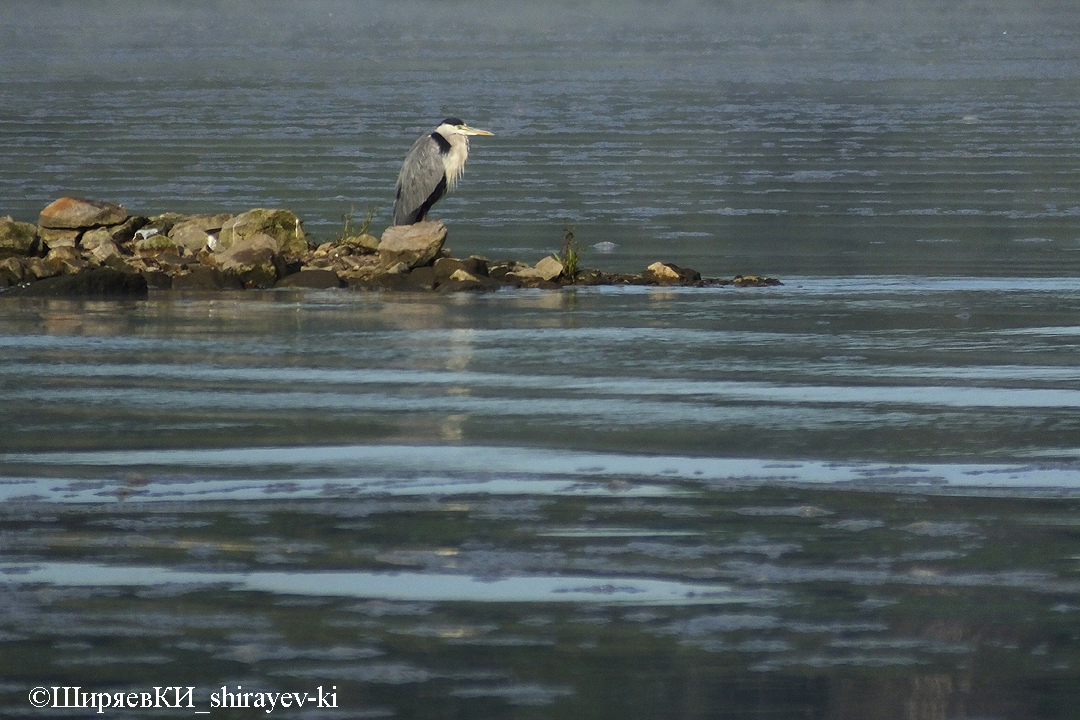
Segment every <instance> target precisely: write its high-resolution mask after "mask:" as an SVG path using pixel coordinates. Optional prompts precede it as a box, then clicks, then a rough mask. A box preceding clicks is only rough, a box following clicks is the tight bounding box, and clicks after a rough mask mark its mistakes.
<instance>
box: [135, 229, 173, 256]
mask: <svg viewBox="0 0 1080 720" xmlns="http://www.w3.org/2000/svg"><path fill="white" fill-rule="evenodd" d="M176 250H177V246H176V241H174V240H173V239H172V238H171V237H169V236H168V235H162V234H161V233H155V234H153V235H151V236H149V237H146V238H141V239H139V240H136V241H135V254H136V255H138V256H140V257H155V256H157V255H161V254H162V253H167V252H171V253H175V252H176Z"/></svg>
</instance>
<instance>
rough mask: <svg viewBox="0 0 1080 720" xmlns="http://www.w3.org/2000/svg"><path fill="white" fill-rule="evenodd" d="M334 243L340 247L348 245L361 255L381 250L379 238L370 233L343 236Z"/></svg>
mask: <svg viewBox="0 0 1080 720" xmlns="http://www.w3.org/2000/svg"><path fill="white" fill-rule="evenodd" d="M333 244H334V245H337V246H340V247H347V248H349V249H351V250H353V251H354V252H357V253H359V254H361V255H363V254H365V253H373V252H378V250H379V238H377V237H375V236H374V235H368V234H367V233H365V234H363V235H353V236H351V237H347V238H342V239H341V240H338V241H337V242H336V243H333ZM320 247H321V246H320Z"/></svg>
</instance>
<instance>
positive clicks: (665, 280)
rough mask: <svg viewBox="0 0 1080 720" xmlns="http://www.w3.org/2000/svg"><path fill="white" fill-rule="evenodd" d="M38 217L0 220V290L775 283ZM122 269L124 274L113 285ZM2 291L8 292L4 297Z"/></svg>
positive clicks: (441, 233) (103, 292) (433, 229)
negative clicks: (36, 219)
mask: <svg viewBox="0 0 1080 720" xmlns="http://www.w3.org/2000/svg"><path fill="white" fill-rule="evenodd" d="M40 220H41V221H42V223H43V224H41V225H39V226H37V227H35V226H34V225H32V224H30V223H20V222H16V221H15V220H13V219H12V218H10V217H5V218H0V289H2V288H5V287H13V286H15V287H21V286H31V285H40V284H41V283H43V282H44V281H45V280H50V282H49V283H48V284H46V285H43V286H42V287H41V288H40V289H39V290H38V291H35V293H34V294H36V293H38V292H41V293H45V292H46V291H48V292H49V293H50V294H67V295H71V294H83V295H86V296H95V297H114V296H124V297H131V296H138V295H139V293H140V292H145V291H146V289H147V288H148V289H150V290H167V289H173V290H181V291H199V290H224V289H234V288H235V289H240V288H270V287H279V288H288V287H291V288H319V289H329V288H339V287H346V286H347V287H350V288H354V289H360V290H406V291H428V292H431V291H434V292H463V291H485V290H497V289H499V288H508V287H509V288H538V289H557V288H560V287H565V286H568V285H573V286H590V285H681V286H696V287H703V286H709V285H736V286H741V287H745V286H762V285H778V284H779V281H778V280H775V279H773V278H766V277H758V276H753V275H738V276H736V277H735V278H734V279H733V280H723V279H717V278H703V277H702V276H701V274H700V273H699V272H697V271H696V270H692V269H690V268H685V267H681V266H679V265H676V264H674V263H669V262H656V263H653V264H651V265H649V267H647V268H646V269H645V270H644V271H643V272H641V273H639V274H635V273H608V272H603V271H600V270H594V269H576V268H574V265H575V262H573V260H574V258H571V261H572V262H571V263H570V265H569V266H568V265H567V264H565V263H563V262H562V261H561V260H560V259H559V257H557V256H548V257H544V258H541V259H540V260H538V261H537V262H535V263H534V264H531V265H530V264H528V263H524V262H520V261H517V260H496V261H492V260H489V259H488V258H485V257H481V256H478V255H473V256H470V257H467V258H464V259H461V258H455V257H452V256H451V255H450V253H449V251H448V250H446V248H445V242H446V238H447V229H446V226H445V225H443V224H442V223H441V222H437V221H429V222H423V223H417V224H415V225H406V226H395V227H390V228H387V230H386V231H385V232H384V233H383V235H382V237H381V238H375V237H374V236H372V235H369V234H366V233H365V234H360V235H353V236H349V237H343V238H339V239H337V240H335V241H333V242H326V243H323V244H321V245H319V246H318V247H316V248H312V247H310V246H309V244H308V241H307V238H306V236H305V234H304V231H303V228H302V226H301V223H300V220H299V218H297V216H296V215H295V214H293V213H292V212H290V211H288V210H275V209H265V208H256V209H254V210H248V211H247V212H244V213H241V214H239V215H235V216H234V215H230V214H217V215H180V214H177V213H164V214H162V215H157V216H154V217H142V216H138V215H131V214H129V213H128V212H127V210H125V209H124V208H123V206H121V205H117V204H115V203H105V202H98V201H93V200H81V199H77V198H61V199H60V200H57V201H56V202H54V203H52V204H50V205H49V206H48V207H47V208H45V209H44V210H43V211H42V212H41V216H40ZM44 223H48V225H46V224H44ZM99 271H108V272H99ZM119 276H124V277H127V278H129V280H125V281H123V282H121V281H120V280H118V279H117V278H118V277H119ZM74 278H79V279H78V280H75V279H74ZM132 278H137V279H132ZM140 287H141V288H143V290H139V288H140ZM50 288H53V290H50ZM132 288H134V289H132ZM27 292H28V291H25V290H18V291H17V294H27ZM10 294H13V291H8V292H5V293H4V295H10Z"/></svg>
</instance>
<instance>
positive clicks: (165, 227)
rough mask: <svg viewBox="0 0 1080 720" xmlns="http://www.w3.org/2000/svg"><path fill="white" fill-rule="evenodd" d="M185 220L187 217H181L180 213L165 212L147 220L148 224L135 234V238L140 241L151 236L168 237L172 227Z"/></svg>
mask: <svg viewBox="0 0 1080 720" xmlns="http://www.w3.org/2000/svg"><path fill="white" fill-rule="evenodd" d="M185 218H187V215H181V214H180V213H174V212H167V213H162V214H160V215H155V216H154V217H152V218H148V222H147V223H146V224H145V225H143V226H142V227H141V228H139V230H138V231H137V232H136V233H135V234H136V237H137V238H138V239H140V240H142V239H143V238H148V237H150V236H151V235H157V234H161V235H168V234H169V233H170V232H172V229H173V227H174V226H175V225H176V224H177V223H179V222H183V220H184V219H185Z"/></svg>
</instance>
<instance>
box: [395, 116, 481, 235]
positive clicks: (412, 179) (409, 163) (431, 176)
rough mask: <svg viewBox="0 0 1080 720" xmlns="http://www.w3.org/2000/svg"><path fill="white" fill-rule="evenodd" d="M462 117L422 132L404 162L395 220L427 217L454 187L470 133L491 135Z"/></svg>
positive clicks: (407, 221) (404, 222) (462, 167)
mask: <svg viewBox="0 0 1080 720" xmlns="http://www.w3.org/2000/svg"><path fill="white" fill-rule="evenodd" d="M491 134H492V133H489V132H488V131H487V130H477V129H476V128H471V127H469V126H468V125H466V124H465V123H464V122H462V120H461V119H460V118H456V117H448V118H446V119H445V120H443V121H442V122H441V123H440V124H439V127H437V128H435V129H434V130H433V131H432V132H430V133H428V134H426V135H421V136H420V137H419V138H418V139H417V141H416V142H415V143H413V146H412V149H411V150H409V154H408V155H406V156H405V162H404V163H403V164H402V166H401V173H400V174H399V175H398V181H397V194H396V197H395V199H394V224H395V225H412V224H414V223H418V222H421V221H423V220H425V219H427V214H428V211H430V210H431V206H432V205H434V204H435V203H436V202H437V201H438V200H439V198H441V197H442V196H443V195H445V194H446V193H447V192H448V191H450V190H453V189H454V185H455V184H457V181H458V178H460V177H461V173H462V172H463V171H464V170H465V159H466V158H468V157H469V136H470V135H491Z"/></svg>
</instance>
